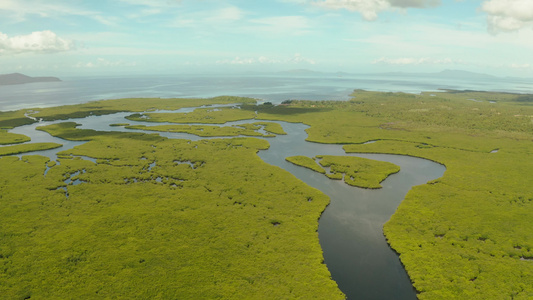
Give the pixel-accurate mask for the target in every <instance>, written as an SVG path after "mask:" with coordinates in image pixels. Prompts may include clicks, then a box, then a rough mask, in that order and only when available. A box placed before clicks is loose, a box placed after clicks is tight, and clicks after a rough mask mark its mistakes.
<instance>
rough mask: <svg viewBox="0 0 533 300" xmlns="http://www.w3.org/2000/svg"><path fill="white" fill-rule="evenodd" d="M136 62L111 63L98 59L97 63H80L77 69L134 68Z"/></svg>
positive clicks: (120, 61)
mask: <svg viewBox="0 0 533 300" xmlns="http://www.w3.org/2000/svg"><path fill="white" fill-rule="evenodd" d="M136 65H137V63H136V62H125V61H123V60H116V61H109V60H107V59H104V58H97V59H96V60H95V61H90V62H78V63H77V64H75V65H74V67H75V68H100V67H134V66H136Z"/></svg>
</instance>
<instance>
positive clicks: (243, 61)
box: [217, 53, 316, 65]
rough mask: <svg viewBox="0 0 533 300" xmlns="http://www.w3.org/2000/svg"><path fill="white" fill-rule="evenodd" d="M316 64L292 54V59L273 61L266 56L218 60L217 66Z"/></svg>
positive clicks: (299, 55)
mask: <svg viewBox="0 0 533 300" xmlns="http://www.w3.org/2000/svg"><path fill="white" fill-rule="evenodd" d="M315 63H316V62H315V61H314V60H312V59H309V58H305V57H303V56H302V55H301V54H300V53H296V54H294V56H293V57H290V58H286V59H274V58H269V57H266V56H259V57H257V58H254V57H248V58H241V57H239V56H237V57H235V58H234V59H232V60H219V61H217V64H222V65H226V64H230V65H251V64H311V65H314V64H315Z"/></svg>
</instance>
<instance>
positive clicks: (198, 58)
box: [0, 0, 533, 77]
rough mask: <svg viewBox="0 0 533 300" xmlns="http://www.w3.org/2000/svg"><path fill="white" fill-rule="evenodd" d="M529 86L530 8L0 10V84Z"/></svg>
mask: <svg viewBox="0 0 533 300" xmlns="http://www.w3.org/2000/svg"><path fill="white" fill-rule="evenodd" d="M294 69H308V70H314V71H320V72H350V73H380V72H439V71H442V70H445V69H453V70H466V71H471V72H480V73H487V74H492V75H497V76H518V77H520V76H521V77H533V0H263V1H251V0H225V1H223V0H92V1H82V0H69V1H60V0H0V74H7V73H14V72H19V73H23V74H27V75H30V76H96V75H98V76H100V75H157V74H161V75H164V74H208V73H217V74H218V73H243V72H278V71H285V70H294Z"/></svg>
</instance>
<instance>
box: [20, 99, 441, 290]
mask: <svg viewBox="0 0 533 300" xmlns="http://www.w3.org/2000/svg"><path fill="white" fill-rule="evenodd" d="M191 110H193V109H192V108H187V109H182V110H177V111H174V112H176V113H179V112H188V111H191ZM129 114H130V113H117V114H113V115H106V116H91V117H87V118H83V119H72V120H69V121H74V122H77V123H80V124H82V126H80V128H86V129H95V130H100V131H131V130H127V129H124V128H123V127H111V126H109V125H110V124H114V123H130V124H132V125H136V124H140V125H156V124H157V125H160V124H162V123H148V122H134V121H130V120H126V119H124V117H125V116H127V115H129ZM256 121H257V120H245V121H238V122H228V123H226V124H225V125H224V126H231V125H235V124H242V123H251V122H256ZM58 122H65V121H58ZM58 122H53V123H58ZM277 123H279V124H281V125H282V126H283V129H284V130H285V132H287V135H278V136H276V137H275V138H268V139H267V140H268V141H269V143H270V145H271V146H270V149H268V150H264V151H260V152H259V153H258V155H259V156H260V157H261V158H262V159H263V160H264V161H265V162H266V163H269V164H271V165H275V166H279V167H281V168H283V169H285V170H287V171H288V172H290V173H292V174H293V175H294V176H296V177H297V178H299V179H300V180H302V181H304V182H305V183H307V184H308V185H310V186H312V187H314V188H317V189H319V190H321V191H322V192H323V193H325V194H326V195H328V196H329V197H330V199H331V204H330V205H329V206H328V207H327V208H326V210H325V211H324V213H323V214H322V216H321V218H320V220H319V230H318V233H319V239H320V244H321V246H322V249H323V252H324V262H325V263H326V265H327V267H328V269H329V270H330V272H331V274H332V277H333V279H334V280H335V281H336V282H337V283H338V285H339V288H340V289H341V290H342V291H343V292H344V293H345V294H346V295H347V298H348V299H416V293H415V290H414V289H413V287H412V284H411V282H410V280H409V277H408V276H407V274H406V272H405V270H404V268H403V266H402V265H401V263H400V260H399V258H398V255H397V254H396V253H395V252H394V251H393V250H392V249H390V247H389V245H388V244H387V242H386V240H385V237H384V236H383V231H382V228H383V224H384V223H385V222H386V221H387V220H388V219H389V218H390V217H391V215H392V214H393V213H394V211H395V210H396V208H397V207H398V205H399V204H400V202H401V201H402V200H403V199H404V197H405V195H406V193H407V192H408V191H409V190H410V189H411V187H413V186H415V185H420V184H424V183H426V182H428V181H430V180H433V179H437V178H439V177H441V176H442V175H443V173H444V171H445V167H444V166H442V165H439V164H437V163H434V162H431V161H429V160H425V159H420V158H415V157H409V156H400V155H386V154H346V153H345V152H344V151H343V150H342V145H334V144H318V143H310V142H307V141H305V139H306V138H307V133H306V132H305V129H306V128H308V126H306V125H304V124H301V123H287V122H277ZM48 124H51V123H49V122H42V123H36V124H32V125H27V126H21V127H18V128H15V129H13V130H11V132H13V133H20V134H25V135H27V136H29V137H31V138H32V142H58V143H61V144H64V146H63V147H62V148H58V149H53V150H47V151H38V152H33V153H25V154H24V155H28V154H40V155H44V156H48V157H50V158H51V159H52V160H56V159H57V156H56V153H57V152H59V151H62V150H66V149H69V148H72V147H74V146H76V145H79V144H82V143H83V142H70V141H65V140H62V139H58V138H54V137H51V136H50V135H48V134H47V133H45V132H41V131H36V130H35V128H36V127H38V126H43V125H48ZM150 133H153V132H150ZM160 134H161V135H162V136H166V137H168V138H182V139H191V140H199V139H203V138H201V137H198V136H194V135H189V134H180V133H160ZM295 155H305V156H309V157H314V156H316V155H353V156H359V157H365V158H370V159H375V160H381V161H388V162H391V163H394V164H396V165H398V166H400V168H401V170H400V172H399V173H396V174H393V175H391V176H389V178H387V179H386V180H385V181H383V182H382V185H383V188H382V189H378V190H371V189H361V188H356V187H352V186H349V185H347V184H345V183H344V182H343V181H340V180H331V179H328V178H327V177H326V176H324V175H323V174H319V173H316V172H314V171H311V170H309V169H306V168H303V167H299V166H295V165H293V164H291V163H289V162H287V161H285V158H286V157H288V156H295Z"/></svg>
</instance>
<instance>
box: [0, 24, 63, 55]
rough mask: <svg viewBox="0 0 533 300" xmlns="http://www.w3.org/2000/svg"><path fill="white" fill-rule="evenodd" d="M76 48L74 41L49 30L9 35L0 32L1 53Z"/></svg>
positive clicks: (43, 51)
mask: <svg viewBox="0 0 533 300" xmlns="http://www.w3.org/2000/svg"><path fill="white" fill-rule="evenodd" d="M72 49H74V44H73V42H72V41H70V40H67V39H63V38H60V37H58V36H57V35H56V34H55V33H53V32H52V31H49V30H45V31H35V32H32V33H31V34H28V35H17V36H13V37H9V36H8V35H7V34H3V33H2V32H0V54H15V53H24V52H36V53H50V52H62V51H69V50H72Z"/></svg>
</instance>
